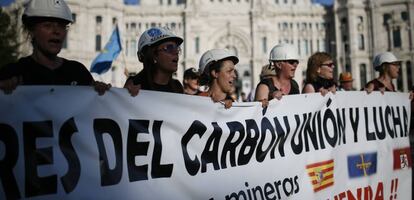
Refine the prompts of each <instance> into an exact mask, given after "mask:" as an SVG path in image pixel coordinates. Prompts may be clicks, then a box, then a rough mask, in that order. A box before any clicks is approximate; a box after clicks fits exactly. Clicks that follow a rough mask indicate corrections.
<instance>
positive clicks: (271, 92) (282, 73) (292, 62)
mask: <svg viewBox="0 0 414 200" xmlns="http://www.w3.org/2000/svg"><path fill="white" fill-rule="evenodd" d="M269 62H270V64H269V66H268V67H269V69H270V70H272V71H273V72H274V75H273V76H271V77H269V78H266V79H263V80H261V81H260V83H259V84H258V85H257V89H256V95H255V100H256V101H261V102H262V106H263V107H266V106H267V105H268V101H270V100H272V99H274V98H276V99H278V100H280V99H281V98H282V96H283V95H291V94H299V85H298V83H297V82H296V81H295V80H294V79H293V77H294V76H295V71H296V68H297V67H298V64H299V56H298V53H297V51H296V48H295V47H294V46H293V45H290V44H278V45H276V46H274V47H273V48H272V50H271V51H270V56H269Z"/></svg>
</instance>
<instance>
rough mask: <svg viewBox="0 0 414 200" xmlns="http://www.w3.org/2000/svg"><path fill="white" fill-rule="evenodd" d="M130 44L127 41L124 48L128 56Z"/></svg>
mask: <svg viewBox="0 0 414 200" xmlns="http://www.w3.org/2000/svg"><path fill="white" fill-rule="evenodd" d="M128 45H129V43H128V40H127V41H125V46H124V47H126V48H125V55H127V56H129V46H128Z"/></svg>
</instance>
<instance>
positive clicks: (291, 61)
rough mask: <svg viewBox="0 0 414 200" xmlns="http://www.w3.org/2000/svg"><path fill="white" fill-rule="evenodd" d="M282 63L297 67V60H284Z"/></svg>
mask: <svg viewBox="0 0 414 200" xmlns="http://www.w3.org/2000/svg"><path fill="white" fill-rule="evenodd" d="M283 62H287V63H289V64H291V65H294V64H296V65H298V64H299V60H284V61H283Z"/></svg>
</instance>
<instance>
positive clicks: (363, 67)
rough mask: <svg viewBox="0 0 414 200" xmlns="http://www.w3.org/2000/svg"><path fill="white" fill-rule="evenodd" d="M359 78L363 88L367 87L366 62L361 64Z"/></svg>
mask: <svg viewBox="0 0 414 200" xmlns="http://www.w3.org/2000/svg"><path fill="white" fill-rule="evenodd" d="M359 79H360V81H361V88H365V84H366V83H367V65H366V64H360V65H359Z"/></svg>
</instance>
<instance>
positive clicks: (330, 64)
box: [321, 63, 335, 68]
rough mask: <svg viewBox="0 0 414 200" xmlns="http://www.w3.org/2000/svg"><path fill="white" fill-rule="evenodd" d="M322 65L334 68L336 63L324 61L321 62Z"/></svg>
mask: <svg viewBox="0 0 414 200" xmlns="http://www.w3.org/2000/svg"><path fill="white" fill-rule="evenodd" d="M321 66H327V67H330V68H333V67H335V64H334V63H324V64H321Z"/></svg>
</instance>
